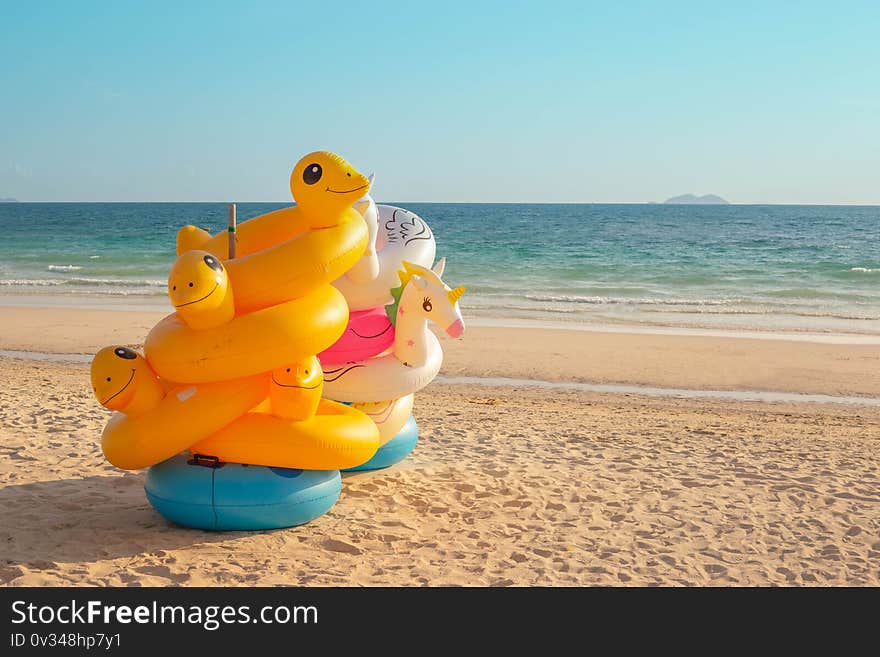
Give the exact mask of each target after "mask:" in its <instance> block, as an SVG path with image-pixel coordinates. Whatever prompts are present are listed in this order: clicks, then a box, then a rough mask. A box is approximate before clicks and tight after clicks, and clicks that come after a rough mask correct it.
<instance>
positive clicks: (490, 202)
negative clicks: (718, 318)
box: [0, 199, 880, 208]
mask: <svg viewBox="0 0 880 657" xmlns="http://www.w3.org/2000/svg"><path fill="white" fill-rule="evenodd" d="M374 200H375V199H374ZM376 202H377V203H378V204H379V205H395V204H400V203H416V204H425V205H428V204H434V205H675V206H697V207H724V206H729V205H743V206H758V205H784V206H815V207H863V208H871V207H880V201H878V202H876V203H786V202H779V201H775V202H770V203H734V202H730V201H729V202H727V203H666V202H665V201H413V200H406V201H401V200H394V201H376ZM38 203H47V204H49V203H71V204H72V203H107V204H110V203H120V204H122V203H141V204H146V203H157V204H158V203H176V204H183V203H191V204H197V203H211V204H214V203H224V204H227V205H229V204H231V203H267V204H268V203H272V204H276V203H278V204H281V203H289V204H291V205H295V203H294V202H293V201H292V200H283V201H253V200H250V201H234V200H233V201H143V200H138V201H97V200H91V201H22V200H18V199H16V200H14V201H2V202H0V206H5V205H27V204H38Z"/></svg>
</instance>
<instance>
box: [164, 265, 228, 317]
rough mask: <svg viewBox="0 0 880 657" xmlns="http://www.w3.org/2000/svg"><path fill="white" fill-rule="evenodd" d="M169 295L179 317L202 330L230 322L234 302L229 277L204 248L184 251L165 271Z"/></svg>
mask: <svg viewBox="0 0 880 657" xmlns="http://www.w3.org/2000/svg"><path fill="white" fill-rule="evenodd" d="M168 297H169V298H170V299H171V304H172V305H173V306H174V309H175V310H176V311H177V315H178V317H180V319H181V320H182V321H183V322H184V323H185V324H186V325H187V326H189V327H190V328H192V329H196V330H203V329H209V328H214V327H217V326H220V325H222V324H225V323H226V322H228V321H230V320H231V319H232V318H233V316H234V315H235V304H234V301H233V297H232V288H231V287H230V285H229V276H228V275H227V273H226V268H225V267H224V266H223V263H221V262H220V259H219V258H217V257H216V256H214V255H212V254H210V253H208V252H207V251H199V250H195V249H194V250H192V251H186V252H185V253H183V255H181V256H180V257H179V258H177V261H176V262H175V263H174V264H173V265H172V266H171V271H170V272H169V274H168Z"/></svg>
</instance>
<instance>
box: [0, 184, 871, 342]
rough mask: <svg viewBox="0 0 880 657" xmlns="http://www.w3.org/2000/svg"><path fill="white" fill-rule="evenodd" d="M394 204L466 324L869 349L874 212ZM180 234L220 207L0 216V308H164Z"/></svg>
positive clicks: (43, 208) (67, 209) (252, 208)
mask: <svg viewBox="0 0 880 657" xmlns="http://www.w3.org/2000/svg"><path fill="white" fill-rule="evenodd" d="M383 202H384V201H383ZM391 203H392V204H394V205H400V206H401V207H405V208H407V209H409V210H412V211H413V212H415V213H417V214H419V215H420V216H421V217H422V218H423V219H424V220H425V221H427V222H428V224H429V225H430V226H431V228H432V229H433V231H434V234H435V236H436V239H437V252H438V256H446V258H447V267H446V274H445V276H444V278H445V280H446V282H447V283H448V284H449V285H451V286H453V287H455V286H457V285H466V286H467V288H468V293H467V294H466V295H465V297H464V298H463V299H462V301H461V304H462V309H463V312H464V314H465V317H466V318H468V317H471V318H480V319H483V320H497V321H500V322H501V323H504V322H508V323H513V324H514V325H515V324H516V323H525V324H529V323H541V324H551V325H558V326H564V327H579V326H595V327H612V328H613V327H619V326H622V325H623V326H641V327H672V328H679V329H714V330H719V329H727V330H736V331H749V330H756V331H775V332H780V331H790V332H819V333H823V332H825V333H840V334H866V335H875V336H876V335H880V207H874V206H797V205H663V204H638V205H618V204H614V205H611V204H582V205H580V204H559V205H550V204H458V203H455V204H447V203H394V202H391ZM284 205H286V204H285V203H240V204H238V217H239V221H244V220H246V219H248V218H250V217H253V216H256V215H258V214H262V213H265V212H268V211H271V210H274V209H277V208H280V207H284ZM185 224H195V225H198V226H204V227H209V228H210V229H211V230H212V231H219V230H223V229H224V228H225V224H226V204H224V203H2V204H0V296H2V297H3V299H5V300H6V302H7V303H9V302H10V300H11V303H16V302H20V303H46V304H48V305H54V304H55V303H64V304H68V305H69V304H75V305H93V306H108V305H111V306H113V305H116V306H120V307H121V306H127V307H152V306H157V307H158V306H163V307H167V300H166V297H165V285H166V276H167V272H168V268H169V267H170V265H171V264H172V262H173V261H174V257H175V255H174V244H175V234H176V232H177V229H178V228H179V227H180V226H183V225H185Z"/></svg>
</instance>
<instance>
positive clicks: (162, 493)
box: [144, 454, 342, 530]
mask: <svg viewBox="0 0 880 657" xmlns="http://www.w3.org/2000/svg"><path fill="white" fill-rule="evenodd" d="M144 490H145V491H146V493H147V499H148V500H149V501H150V504H152V505H153V508H155V509H156V511H158V512H159V513H161V514H162V515H163V516H165V517H166V518H167V519H168V520H170V521H172V522H175V523H177V524H179V525H184V526H186V527H195V528H198V529H214V530H253V529H277V528H279V527H293V526H294V525H302V524H305V523H307V522H309V521H310V520H314V519H315V518H317V517H318V516H320V515H322V514H324V513H326V512H327V511H328V510H329V509H330V507H332V506H333V505H334V504H336V500H338V499H339V493H340V492H341V491H342V479H341V478H340V476H339V471H338V470H291V469H288V468H267V467H263V466H259V465H242V464H239V463H217V462H216V460H213V461H212V459H211V458H210V457H204V458H203V457H197V458H194V457H193V456H192V455H189V454H178V455H177V456H175V457H173V458H170V459H168V460H167V461H163V462H162V463H159V464H157V465H154V466H153V467H151V468H150V469H149V470H147V478H146V481H145V482H144Z"/></svg>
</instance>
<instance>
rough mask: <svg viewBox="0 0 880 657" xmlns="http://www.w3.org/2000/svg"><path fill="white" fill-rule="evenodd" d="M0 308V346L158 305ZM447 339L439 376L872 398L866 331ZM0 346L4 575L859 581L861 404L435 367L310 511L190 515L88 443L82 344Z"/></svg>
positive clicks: (143, 323)
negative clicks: (47, 357) (176, 512)
mask: <svg viewBox="0 0 880 657" xmlns="http://www.w3.org/2000/svg"><path fill="white" fill-rule="evenodd" d="M0 313H2V315H3V320H4V321H3V324H4V332H3V333H4V335H3V337H2V338H0V349H2V350H26V351H41V352H52V353H71V354H77V353H80V354H82V353H89V352H92V351H94V350H95V349H97V348H98V347H100V346H104V345H106V344H110V343H112V342H114V341H116V342H119V343H122V344H132V345H137V344H139V343H140V342H142V340H143V337H144V335H145V333H146V331H147V329H148V328H149V327H150V326H151V325H152V324H153V323H154V322H155V320H156V319H157V318H158V317H159V316H161V314H162V313H161V312H132V311H111V310H89V309H77V308H66V309H59V308H52V309H44V308H11V307H3V308H0ZM836 342H840V341H839V340H838V341H836ZM499 345H504V348H498V346H499ZM444 348H445V350H446V361H445V365H444V369H443V374H444V375H445V376H446V377H457V376H468V377H486V376H503V377H515V378H530V379H540V380H544V381H582V382H592V383H626V384H633V385H648V386H659V387H664V386H666V387H669V386H673V387H675V388H694V389H704V390H705V389H708V390H757V391H762V390H764V391H786V392H797V393H809V394H828V395H835V396H838V395H849V396H857V397H867V398H876V397H877V396H878V395H880V376H878V372H880V368H878V364H880V345H871V344H845V343H843V344H840V343H835V340H824V341H822V340H819V341H815V340H814V341H810V340H798V341H791V340H772V339H745V338H731V337H707V336H682V335H665V334H656V335H654V334H628V333H609V332H591V331H569V330H555V331H553V330H547V329H528V328H497V327H496V328H492V327H481V326H478V327H474V328H471V329H469V330H468V332H467V333H466V334H465V339H464V340H462V341H457V342H452V341H449V340H447V341H445V342H444ZM0 361H2V370H3V373H2V374H0V384H2V385H0V502H2V504H0V545H2V546H3V548H2V550H0V582H2V583H5V584H12V585H44V584H78V585H108V584H117V585H143V586H152V585H250V584H315V585H334V584H353V585H407V586H408V585H426V584H427V585H514V586H520V585H536V584H538V585H594V584H595V585H653V584H663V585H706V584H715V585H773V584H779V585H875V586H876V585H878V584H880V520H878V519H880V496H878V493H877V491H878V490H880V408H878V407H877V406H869V405H867V404H842V403H841V404H837V403H831V404H815V403H762V402H746V401H731V400H719V399H691V398H687V397H680V396H679V397H670V398H651V397H646V396H642V395H639V394H596V393H589V392H578V391H568V390H556V389H543V388H535V387H531V386H526V385H516V386H504V387H498V386H491V385H488V386H487V385H464V384H449V383H443V382H437V383H435V384H433V385H431V386H429V387H428V388H427V389H426V390H425V391H424V392H422V393H421V394H419V395H418V396H417V400H416V408H415V415H416V417H417V419H418V421H419V423H420V427H421V437H420V441H419V445H418V447H417V448H416V450H415V452H414V453H413V454H412V455H411V456H410V457H409V458H408V459H407V460H406V461H404V462H403V463H401V464H399V465H397V466H395V467H393V468H391V469H389V470H386V471H379V472H374V473H361V474H352V475H347V476H346V477H345V478H344V483H343V493H342V497H341V498H340V501H339V502H338V504H337V505H336V506H335V507H333V509H331V511H330V512H329V513H328V514H326V515H325V516H323V517H321V518H319V519H318V520H316V521H314V522H312V523H310V524H308V525H306V526H303V527H299V528H294V529H288V530H280V531H271V532H250V533H245V532H222V533H209V532H202V531H194V530H189V529H183V528H180V527H177V526H174V525H172V524H170V523H168V522H167V521H165V520H164V519H163V518H162V517H161V516H159V515H158V514H157V513H156V512H155V511H153V509H152V508H151V507H150V506H149V504H148V503H147V501H146V499H145V497H144V493H143V473H142V472H136V473H131V472H123V471H120V470H117V469H116V468H114V467H112V466H111V465H109V464H108V463H107V462H106V461H105V460H104V458H103V455H102V454H101V451H100V447H99V438H100V432H101V429H102V427H103V425H104V423H105V422H106V420H107V418H108V416H109V413H108V412H107V411H105V410H104V409H102V408H101V407H100V406H99V405H98V404H97V403H96V402H95V401H94V399H93V398H92V396H91V394H90V391H89V388H88V365H87V364H86V363H73V362H52V361H45V362H43V361H34V360H29V359H20V358H11V357H8V356H6V357H3V358H0Z"/></svg>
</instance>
